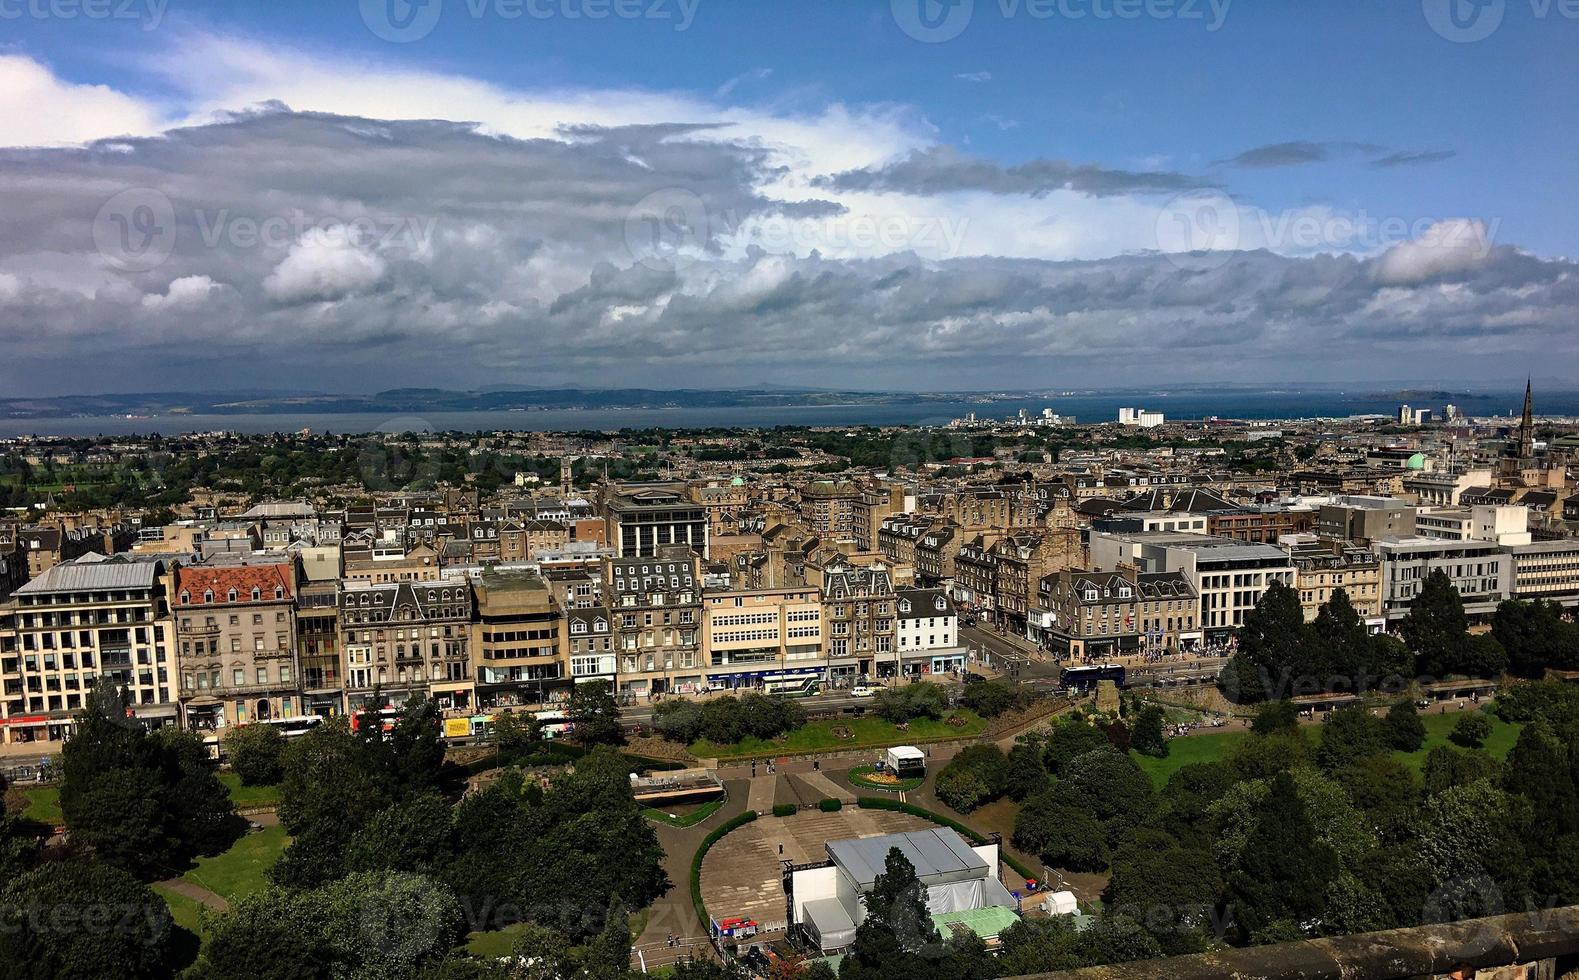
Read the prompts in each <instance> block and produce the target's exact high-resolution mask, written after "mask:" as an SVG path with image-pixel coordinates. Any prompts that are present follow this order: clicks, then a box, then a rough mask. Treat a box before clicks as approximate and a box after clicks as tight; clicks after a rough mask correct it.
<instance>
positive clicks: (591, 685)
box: [566, 681, 625, 745]
mask: <svg viewBox="0 0 1579 980" xmlns="http://www.w3.org/2000/svg"><path fill="white" fill-rule="evenodd" d="M566 714H567V715H568V716H569V718H570V723H571V724H572V725H573V726H574V735H575V739H576V741H578V742H580V743H581V744H583V745H623V744H624V743H625V729H624V728H622V727H621V726H620V707H619V705H618V704H617V703H615V700H614V692H613V691H612V690H611V689H610V688H609V684H608V682H607V681H589V682H587V683H585V684H577V685H576V686H575V688H574V690H572V691H571V692H570V705H569V710H568V711H567V712H566Z"/></svg>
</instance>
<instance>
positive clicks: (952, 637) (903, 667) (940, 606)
mask: <svg viewBox="0 0 1579 980" xmlns="http://www.w3.org/2000/svg"><path fill="white" fill-rule="evenodd" d="M894 611H895V614H896V618H895V621H894V637H895V644H894V645H895V648H896V651H897V654H898V656H897V657H896V660H897V661H898V663H899V668H898V670H897V671H896V673H898V674H901V675H903V676H907V677H915V676H919V675H922V674H941V673H946V672H948V671H951V670H964V669H965V655H966V653H967V650H966V649H965V648H964V647H962V646H960V643H959V613H958V612H957V611H956V610H955V609H954V603H953V601H952V600H951V599H949V597H948V592H947V591H946V590H944V589H895V590H894ZM884 667H885V665H884V664H883V663H881V662H879V663H878V664H877V671H878V676H879V677H883V676H888V675H887V674H885V673H884Z"/></svg>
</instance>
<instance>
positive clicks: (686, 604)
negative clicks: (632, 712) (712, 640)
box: [603, 544, 705, 696]
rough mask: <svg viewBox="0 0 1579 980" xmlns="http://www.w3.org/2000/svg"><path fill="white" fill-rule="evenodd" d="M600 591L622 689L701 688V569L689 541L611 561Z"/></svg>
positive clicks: (636, 692)
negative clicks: (609, 621) (613, 639)
mask: <svg viewBox="0 0 1579 980" xmlns="http://www.w3.org/2000/svg"><path fill="white" fill-rule="evenodd" d="M603 594H604V596H605V598H606V599H607V600H608V604H609V612H610V613H611V614H612V615H613V617H614V630H615V636H616V637H617V641H616V644H615V646H616V648H617V651H618V653H619V672H618V676H619V690H620V692H621V693H624V694H630V695H634V696H641V695H650V694H665V693H675V694H691V693H695V692H697V691H698V690H700V689H701V688H702V686H703V684H704V683H705V681H704V679H703V676H704V670H703V665H702V571H701V564H700V562H699V561H698V559H697V557H696V554H695V553H694V552H692V551H691V549H690V547H689V546H688V545H683V544H681V545H667V546H664V547H662V548H659V549H658V553H657V554H655V555H652V556H649V557H641V558H612V559H609V560H608V561H606V562H605V563H604V567H603Z"/></svg>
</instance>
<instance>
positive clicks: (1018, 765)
mask: <svg viewBox="0 0 1579 980" xmlns="http://www.w3.org/2000/svg"><path fill="white" fill-rule="evenodd" d="M1047 782H1048V779H1047V769H1046V768H1045V767H1044V766H1043V765H1042V750H1041V749H1040V748H1039V747H1038V746H1036V745H1030V744H1026V743H1023V742H1022V743H1020V744H1018V745H1016V746H1015V747H1014V748H1012V749H1010V750H1009V755H1008V758H1007V759H1006V760H1005V762H1004V787H1005V789H1004V792H1006V793H1008V795H1009V798H1010V799H1012V800H1014V801H1015V802H1016V803H1020V802H1022V801H1024V800H1025V798H1026V797H1027V796H1030V795H1031V794H1032V793H1035V792H1037V791H1038V790H1040V789H1041V788H1042V787H1044V786H1046V785H1047Z"/></svg>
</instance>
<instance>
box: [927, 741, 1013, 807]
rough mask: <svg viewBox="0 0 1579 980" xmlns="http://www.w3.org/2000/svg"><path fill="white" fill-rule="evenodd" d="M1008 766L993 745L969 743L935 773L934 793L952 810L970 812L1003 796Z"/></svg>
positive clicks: (1007, 776)
mask: <svg viewBox="0 0 1579 980" xmlns="http://www.w3.org/2000/svg"><path fill="white" fill-rule="evenodd" d="M1008 781H1009V767H1008V762H1007V760H1005V759H1004V757H1003V753H1002V752H1000V751H999V750H998V747H997V746H996V745H972V746H970V747H969V748H966V749H964V750H962V751H961V752H960V753H959V755H956V756H955V757H954V759H953V760H952V761H951V762H949V764H948V765H946V766H944V767H943V771H942V772H940V773H938V779H937V794H938V799H940V800H942V801H943V802H944V803H945V804H947V805H948V806H949V807H950V808H951V809H954V810H958V811H959V812H960V813H969V812H970V811H972V810H974V809H976V808H977V807H979V806H981V805H982V804H983V803H988V802H991V801H992V800H995V799H997V798H998V797H999V796H1002V795H1003V792H1004V790H1005V789H1006V788H1007V786H1008Z"/></svg>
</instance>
